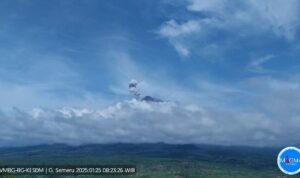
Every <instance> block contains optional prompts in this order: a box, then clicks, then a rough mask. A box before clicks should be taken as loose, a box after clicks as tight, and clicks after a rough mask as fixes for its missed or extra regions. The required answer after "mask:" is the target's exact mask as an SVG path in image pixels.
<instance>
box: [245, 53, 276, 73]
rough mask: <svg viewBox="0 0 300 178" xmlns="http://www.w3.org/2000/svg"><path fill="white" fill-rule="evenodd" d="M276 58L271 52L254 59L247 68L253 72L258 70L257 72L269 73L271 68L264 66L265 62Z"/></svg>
mask: <svg viewBox="0 0 300 178" xmlns="http://www.w3.org/2000/svg"><path fill="white" fill-rule="evenodd" d="M273 58H274V55H272V54H269V55H266V56H263V57H260V58H258V59H254V60H252V61H251V62H250V63H249V65H248V66H247V69H248V70H249V71H251V72H257V73H267V72H269V71H270V70H268V69H265V68H264V67H263V64H264V63H266V62H267V61H269V60H271V59H273Z"/></svg>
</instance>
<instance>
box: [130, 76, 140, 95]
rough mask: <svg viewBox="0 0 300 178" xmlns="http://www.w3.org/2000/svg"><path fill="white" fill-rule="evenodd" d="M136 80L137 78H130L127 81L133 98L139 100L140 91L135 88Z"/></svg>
mask: <svg viewBox="0 0 300 178" xmlns="http://www.w3.org/2000/svg"><path fill="white" fill-rule="evenodd" d="M137 84H138V81H137V80H134V79H133V80H131V81H130V82H129V92H130V93H132V94H133V96H134V98H135V99H137V100H139V99H140V95H141V93H140V92H139V90H138V88H137Z"/></svg>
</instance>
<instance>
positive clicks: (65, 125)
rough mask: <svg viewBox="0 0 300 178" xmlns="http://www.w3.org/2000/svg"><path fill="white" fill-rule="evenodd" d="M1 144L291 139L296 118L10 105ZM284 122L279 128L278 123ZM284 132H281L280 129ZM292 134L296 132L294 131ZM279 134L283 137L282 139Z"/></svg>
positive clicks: (173, 107) (134, 104)
mask: <svg viewBox="0 0 300 178" xmlns="http://www.w3.org/2000/svg"><path fill="white" fill-rule="evenodd" d="M0 121H1V123H2V124H1V126H0V128H1V129H0V140H1V142H0V143H1V146H5V145H6V146H7V145H32V144H40V143H67V144H75V145H77V144H84V143H113V142H131V143H135V142H147V143H151V142H167V143H209V144H225V145H228V144H230V145H231V144H233V145H276V144H284V143H293V142H295V140H297V137H294V138H293V137H289V135H288V134H289V133H290V132H295V131H296V130H297V128H296V127H295V125H296V124H298V125H299V122H298V121H297V119H296V118H291V119H289V120H288V121H287V118H282V119H274V118H271V117H268V115H266V114H263V113H257V112H241V111H229V110H228V111H225V110H223V111H222V110H220V109H219V108H204V107H201V106H199V105H180V104H177V103H173V102H163V103H147V102H143V101H137V100H129V101H123V102H118V103H116V104H114V105H111V106H109V107H107V108H104V109H98V110H92V109H87V108H73V107H64V108H58V109H42V108H35V109H33V110H31V111H23V110H19V109H14V111H12V112H10V113H3V112H2V113H1V114H0ZM282 121H285V123H286V124H285V125H284V126H281V122H282ZM286 129H288V130H289V132H288V133H286V132H285V130H286ZM295 133H297V132H295ZM283 138H284V139H283Z"/></svg>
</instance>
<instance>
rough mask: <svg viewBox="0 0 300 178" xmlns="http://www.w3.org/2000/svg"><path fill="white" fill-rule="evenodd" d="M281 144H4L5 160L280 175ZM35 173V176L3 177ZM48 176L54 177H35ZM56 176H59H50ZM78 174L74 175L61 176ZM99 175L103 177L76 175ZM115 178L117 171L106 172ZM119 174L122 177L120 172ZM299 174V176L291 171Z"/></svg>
mask: <svg viewBox="0 0 300 178" xmlns="http://www.w3.org/2000/svg"><path fill="white" fill-rule="evenodd" d="M279 150H280V148H255V147H226V146H209V145H169V144H164V143H157V144H105V145H98V144H97V145H83V146H74V147H73V146H68V145H63V144H54V145H39V146H32V147H22V148H0V164H1V165H14V164H15V165H85V164H89V165H105V164H109V165H112V164H118V165H120V164H124V165H126V164H131V165H136V167H137V173H136V174H135V175H131V176H122V177H144V178H146V177H153V178H163V177H173V178H181V177H195V178H196V177H197V178H198V177H200V178H201V177H203V178H212V177H214V178H222V177H224V178H226V177H236V178H248V177H261V178H269V177H270V178H276V177H278V178H279V177H287V176H285V175H284V174H282V173H281V172H280V171H279V170H278V168H277V164H276V158H277V154H278V152H279ZM2 177H32V176H29V175H28V176H24V175H23V176H12V175H7V176H2ZM36 177H50V176H36ZM52 177H58V176H52ZM60 177H75V176H60ZM76 177H100V176H84V175H81V176H76ZM103 177H115V176H103ZM119 177H120V176H119ZM292 177H298V176H292Z"/></svg>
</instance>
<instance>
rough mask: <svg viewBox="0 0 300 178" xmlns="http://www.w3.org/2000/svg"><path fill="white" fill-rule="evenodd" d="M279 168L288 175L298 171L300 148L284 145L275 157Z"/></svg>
mask: <svg viewBox="0 0 300 178" xmlns="http://www.w3.org/2000/svg"><path fill="white" fill-rule="evenodd" d="M277 164H278V167H279V169H280V170H281V171H282V172H283V173H285V174H288V175H295V174H297V173H299V172H300V149H299V148H296V147H286V148H284V149H283V150H281V151H280V152H279V154H278V157H277Z"/></svg>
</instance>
